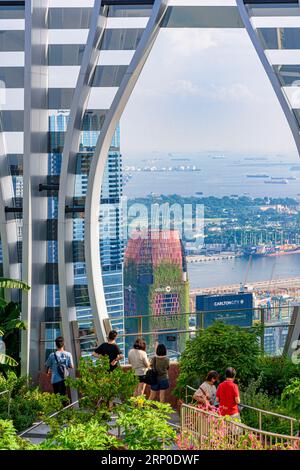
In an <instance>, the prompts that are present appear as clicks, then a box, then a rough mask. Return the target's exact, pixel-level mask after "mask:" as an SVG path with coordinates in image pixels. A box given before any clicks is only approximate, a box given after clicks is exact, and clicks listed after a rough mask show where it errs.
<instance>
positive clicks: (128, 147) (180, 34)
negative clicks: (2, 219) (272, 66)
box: [121, 29, 295, 157]
mask: <svg viewBox="0 0 300 470" xmlns="http://www.w3.org/2000/svg"><path fill="white" fill-rule="evenodd" d="M121 139H122V140H121V148H122V153H123V155H124V156H125V157H126V155H130V154H133V153H134V154H135V153H141V152H145V151H147V152H152V151H167V152H170V151H173V152H174V151H190V152H193V151H205V150H218V151H234V152H241V153H244V154H245V153H290V152H292V153H294V152H295V144H294V142H293V139H292V135H291V133H290V130H289V128H288V125H287V123H286V120H285V117H284V115H283V113H282V111H281V108H280V106H279V104H278V103H277V100H276V98H275V94H274V92H273V89H272V87H271V85H270V83H269V81H268V79H267V77H266V75H265V73H264V71H263V68H262V65H261V64H260V62H259V60H258V58H257V57H256V53H255V51H254V49H253V46H252V44H251V42H250V39H249V38H248V36H247V34H246V32H245V31H244V30H216V29H205V30H204V29H202V30H196V29H194V30H192V29H186V30H185V29H181V30H179V29H177V30H171V29H168V30H162V31H161V32H160V33H159V37H158V39H157V41H156V44H155V46H154V48H153V50H152V52H151V55H150V57H149V59H148V61H147V64H146V65H145V67H144V70H143V72H142V74H141V76H140V79H139V81H138V83H137V85H136V88H135V90H134V92H133V94H132V96H131V98H130V101H129V103H128V105H127V108H126V110H125V112H124V114H123V117H122V121H121Z"/></svg>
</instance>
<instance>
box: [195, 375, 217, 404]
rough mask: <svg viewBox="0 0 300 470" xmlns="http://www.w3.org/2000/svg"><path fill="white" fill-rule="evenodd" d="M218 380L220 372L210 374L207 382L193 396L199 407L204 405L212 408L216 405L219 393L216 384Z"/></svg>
mask: <svg viewBox="0 0 300 470" xmlns="http://www.w3.org/2000/svg"><path fill="white" fill-rule="evenodd" d="M218 379H219V374H218V372H216V371H215V370H211V371H210V372H208V374H207V377H206V380H205V382H203V384H201V385H200V387H199V388H198V390H196V392H195V393H194V396H193V398H194V400H196V401H197V402H198V403H199V405H202V406H204V407H205V408H210V407H211V406H213V405H214V403H215V399H216V393H217V389H216V386H215V383H216V382H217V381H218Z"/></svg>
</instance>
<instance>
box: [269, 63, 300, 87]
mask: <svg viewBox="0 0 300 470" xmlns="http://www.w3.org/2000/svg"><path fill="white" fill-rule="evenodd" d="M274 70H275V73H276V75H277V76H278V79H279V81H280V83H281V85H282V86H299V85H300V65H274Z"/></svg>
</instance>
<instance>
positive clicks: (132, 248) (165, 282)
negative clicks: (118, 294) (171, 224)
mask: <svg viewBox="0 0 300 470" xmlns="http://www.w3.org/2000/svg"><path fill="white" fill-rule="evenodd" d="M124 302H125V331H126V333H128V334H132V333H141V332H143V336H144V337H145V339H146V341H147V343H148V347H149V348H150V350H153V349H154V346H155V342H156V341H158V342H163V343H164V344H165V345H166V346H167V348H168V350H169V354H170V355H171V356H174V357H177V356H178V353H180V352H181V351H182V350H183V349H184V346H185V341H186V339H187V331H188V326H189V315H188V312H189V283H188V281H187V272H186V260H185V254H184V250H183V245H182V243H181V240H180V234H179V232H178V231H176V230H173V231H172V230H160V231H149V233H148V234H147V236H145V234H143V233H142V234H141V236H140V237H134V238H132V239H130V240H129V241H128V245H127V248H126V250H125V258H124ZM131 316H141V319H140V320H138V319H135V318H130V317H131ZM177 331H181V332H182V333H177ZM150 332H151V333H153V334H149V335H147V334H145V333H150ZM134 338H135V337H134V336H128V337H127V338H126V346H127V349H128V348H129V347H131V346H132V343H133V341H134Z"/></svg>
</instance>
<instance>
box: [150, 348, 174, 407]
mask: <svg viewBox="0 0 300 470" xmlns="http://www.w3.org/2000/svg"><path fill="white" fill-rule="evenodd" d="M151 367H152V368H153V369H154V370H156V372H157V383H156V384H155V385H151V392H150V396H149V400H155V399H156V396H157V392H159V400H160V402H161V403H162V402H164V401H165V398H166V390H167V389H168V388H169V386H170V384H169V374H168V370H169V367H170V359H169V358H168V357H167V348H166V346H165V345H164V344H159V345H158V346H157V348H156V355H155V356H154V357H153V359H152V360H151Z"/></svg>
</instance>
